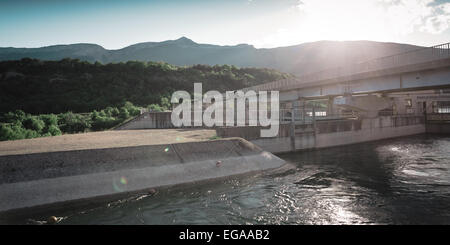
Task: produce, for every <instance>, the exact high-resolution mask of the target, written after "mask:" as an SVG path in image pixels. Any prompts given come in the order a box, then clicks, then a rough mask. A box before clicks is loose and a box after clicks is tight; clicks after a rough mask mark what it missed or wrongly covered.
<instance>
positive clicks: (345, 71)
mask: <svg viewBox="0 0 450 245" xmlns="http://www.w3.org/2000/svg"><path fill="white" fill-rule="evenodd" d="M445 58H450V43H444V44H439V45H435V46H432V47H425V48H420V49H416V50H411V51H408V52H404V53H400V54H395V55H390V56H385V57H380V58H377V59H373V60H369V61H365V62H360V63H354V64H352V65H348V66H340V67H334V68H329V69H325V70H322V71H319V72H314V73H311V74H306V75H303V76H300V77H298V78H297V79H284V80H279V81H275V82H270V83H265V84H261V85H256V86H253V87H248V88H244V89H243V90H244V91H248V90H255V91H258V90H276V89H279V88H284V89H290V88H292V87H293V86H295V85H298V84H302V83H308V82H313V81H321V80H327V79H332V78H339V77H345V76H350V75H356V74H358V73H366V72H373V71H379V70H384V69H389V68H396V67H402V66H407V65H413V64H420V63H425V62H430V61H436V60H440V59H445Z"/></svg>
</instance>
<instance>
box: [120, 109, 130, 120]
mask: <svg viewBox="0 0 450 245" xmlns="http://www.w3.org/2000/svg"><path fill="white" fill-rule="evenodd" d="M129 117H130V113H129V112H128V110H127V108H125V107H121V108H120V113H119V118H120V119H122V120H126V119H128V118H129Z"/></svg>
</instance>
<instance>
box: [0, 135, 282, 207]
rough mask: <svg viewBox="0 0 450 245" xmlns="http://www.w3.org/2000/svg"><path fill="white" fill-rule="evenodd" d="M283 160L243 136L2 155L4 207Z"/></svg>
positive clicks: (0, 204)
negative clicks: (176, 142) (164, 143)
mask: <svg viewBox="0 0 450 245" xmlns="http://www.w3.org/2000/svg"><path fill="white" fill-rule="evenodd" d="M218 161H220V164H219V166H217V163H218ZM284 163H285V162H284V161H283V160H282V159H280V158H278V157H276V156H275V155H273V154H271V153H269V152H266V151H263V150H262V149H261V148H259V147H257V146H255V145H254V144H252V143H250V142H248V141H246V140H243V139H239V138H231V139H225V140H215V141H205V142H190V143H180V144H171V145H151V146H137V147H123V148H109V149H93V150H80V151H67V152H48V153H36V154H26V155H10V156H0V171H1V173H2V174H1V176H0V197H1V202H0V212H2V211H11V210H16V209H22V208H31V207H38V206H40V205H47V204H55V203H60V202H67V201H75V200H80V199H89V198H95V197H104V196H110V195H115V194H120V193H127V192H135V191H140V190H147V189H149V188H156V187H161V186H170V185H177V184H183V183H189V182H195V181H201V180H209V179H215V178H221V177H227V176H233V175H239V174H245V173H249V172H254V171H262V170H267V169H273V168H278V167H281V166H282V165H284Z"/></svg>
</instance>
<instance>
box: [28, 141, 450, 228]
mask: <svg viewBox="0 0 450 245" xmlns="http://www.w3.org/2000/svg"><path fill="white" fill-rule="evenodd" d="M280 157H282V158H283V159H285V160H288V161H290V162H292V163H293V165H294V166H295V167H294V168H293V169H291V170H288V171H286V172H283V173H277V174H265V175H258V176H250V177H245V178H234V179H229V180H226V181H222V182H218V183H217V182H216V183H213V184H208V185H203V186H196V187H190V188H187V189H178V190H177V189H174V190H170V189H169V190H165V191H160V192H157V193H156V194H153V195H144V196H139V197H130V198H129V199H126V200H120V201H117V202H113V203H108V204H104V205H98V206H97V207H95V208H92V209H89V210H82V211H80V210H77V211H70V210H69V211H67V212H65V213H64V215H63V216H62V217H61V218H62V220H61V221H60V222H59V224H450V137H439V136H431V135H418V136H411V137H404V138H398V139H392V140H383V141H377V142H372V143H364V144H357V145H351V146H342V147H336V148H330V149H323V150H317V151H308V152H299V153H292V154H284V155H280ZM46 215H47V216H46ZM48 215H51V214H45V215H42V217H48ZM38 219H39V218H33V219H31V218H30V219H27V220H21V221H20V222H23V223H33V222H34V223H39V221H38Z"/></svg>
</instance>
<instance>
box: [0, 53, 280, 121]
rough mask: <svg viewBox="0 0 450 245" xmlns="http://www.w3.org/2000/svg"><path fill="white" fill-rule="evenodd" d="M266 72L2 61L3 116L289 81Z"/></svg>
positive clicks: (0, 108)
mask: <svg viewBox="0 0 450 245" xmlns="http://www.w3.org/2000/svg"><path fill="white" fill-rule="evenodd" d="M288 76H289V75H288V74H286V73H281V72H278V71H275V70H271V69H264V68H237V67H235V66H229V65H221V66H208V65H194V66H189V67H178V66H173V65H170V64H167V63H162V62H140V61H128V62H126V63H110V64H100V63H98V62H97V63H94V64H93V63H89V62H86V61H80V60H77V59H63V60H60V61H41V60H37V59H29V58H24V59H21V60H18V61H3V62H0V114H4V113H6V112H10V111H15V110H23V111H24V112H26V113H31V114H45V113H64V112H67V111H72V112H91V111H93V110H101V109H105V108H106V107H108V106H113V107H115V106H121V105H123V103H125V101H130V102H132V103H133V104H134V105H137V106H143V107H147V106H148V105H149V104H160V103H161V99H162V98H170V96H171V94H172V92H174V91H176V90H186V91H188V92H192V90H193V83H195V82H200V83H203V91H204V92H206V91H208V90H219V91H221V92H223V91H226V90H235V89H239V88H243V87H247V86H252V85H256V84H261V83H267V82H271V81H275V80H279V79H283V78H286V77H288Z"/></svg>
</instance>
